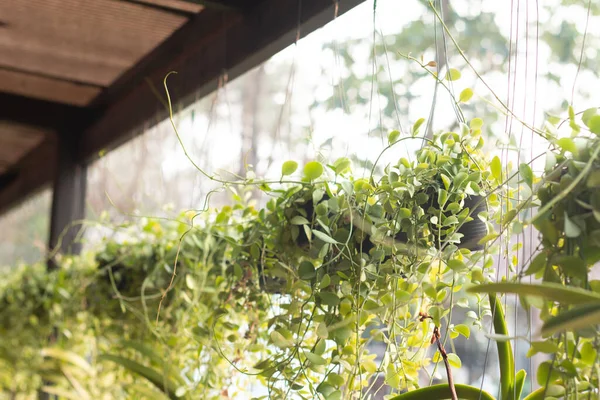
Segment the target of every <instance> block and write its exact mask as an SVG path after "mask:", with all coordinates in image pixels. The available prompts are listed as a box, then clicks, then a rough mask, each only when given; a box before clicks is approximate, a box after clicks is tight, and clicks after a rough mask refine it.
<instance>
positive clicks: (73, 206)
mask: <svg viewBox="0 0 600 400" xmlns="http://www.w3.org/2000/svg"><path fill="white" fill-rule="evenodd" d="M78 143H79V140H78V139H77V138H76V137H75V136H74V135H60V136H59V138H58V166H57V171H56V177H55V179H54V191H53V193H52V211H51V217H50V239H49V251H50V256H51V257H49V261H48V268H49V269H54V268H56V264H55V262H54V257H52V256H53V255H54V254H56V252H60V253H62V254H78V253H79V252H80V250H81V243H80V242H79V241H78V240H76V239H77V236H78V234H79V233H80V230H81V228H82V226H81V224H80V223H79V221H81V220H83V218H84V217H85V191H86V178H87V174H86V170H87V169H86V165H85V164H84V163H83V162H81V161H80V160H79V159H78V157H77V150H78V147H79V146H78Z"/></svg>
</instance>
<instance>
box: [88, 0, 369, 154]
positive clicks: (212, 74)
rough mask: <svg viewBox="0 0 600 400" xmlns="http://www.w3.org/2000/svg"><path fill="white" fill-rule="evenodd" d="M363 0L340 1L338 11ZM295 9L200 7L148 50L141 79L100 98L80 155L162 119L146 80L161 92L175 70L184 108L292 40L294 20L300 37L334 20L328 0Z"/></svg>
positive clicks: (288, 1)
mask: <svg viewBox="0 0 600 400" xmlns="http://www.w3.org/2000/svg"><path fill="white" fill-rule="evenodd" d="M363 1H364V0H340V1H339V3H338V6H339V7H338V8H339V9H338V14H339V15H341V14H343V13H344V12H346V11H347V10H349V9H351V8H353V7H354V6H356V5H358V4H360V3H362V2H363ZM297 10H298V0H265V1H263V2H261V3H259V5H258V6H257V7H256V8H254V9H252V10H250V11H248V12H246V13H243V14H237V13H236V14H226V13H222V12H218V11H214V10H205V11H203V12H201V13H200V14H198V15H197V16H195V17H194V18H192V19H191V20H190V22H188V24H186V25H185V26H183V27H182V28H181V29H180V30H179V31H177V32H176V33H175V34H174V35H173V36H172V37H171V38H170V40H168V41H167V42H165V43H164V44H163V45H162V46H161V48H158V49H156V50H155V52H153V54H151V56H154V57H153V58H152V59H151V60H148V64H149V65H147V66H146V68H145V69H143V70H142V71H141V72H140V71H137V74H136V76H137V78H138V79H140V81H138V83H137V84H136V85H135V86H133V87H132V86H129V85H127V82H124V83H123V85H122V87H121V88H118V89H119V90H118V91H114V92H112V93H110V98H109V99H104V101H107V102H109V104H110V106H109V107H108V109H107V111H106V112H105V113H104V115H103V116H102V117H101V118H100V119H99V120H98V122H97V123H96V124H94V125H93V126H92V127H91V128H90V129H89V130H87V131H86V132H85V134H84V138H83V142H82V157H86V158H87V157H95V156H96V154H97V153H98V152H99V151H100V150H103V149H110V148H112V147H114V146H116V145H118V144H120V143H122V142H124V141H125V140H127V139H129V138H131V137H132V136H133V135H135V134H137V133H139V131H136V129H138V128H139V127H141V126H143V125H144V124H147V123H152V122H153V121H154V122H155V121H158V120H160V119H161V118H166V117H167V114H166V111H165V108H164V106H163V105H162V103H161V102H160V101H159V100H158V99H157V98H156V95H155V92H153V91H152V90H151V88H150V86H149V84H148V83H147V81H150V82H152V83H153V85H154V86H155V88H157V89H158V90H159V91H161V93H162V92H163V86H162V85H163V79H164V77H165V75H166V74H167V73H169V72H170V71H177V75H173V76H172V77H171V78H170V79H169V89H170V92H171V96H172V99H173V101H174V102H175V103H177V104H178V106H183V107H185V106H186V105H188V104H190V103H191V102H192V101H194V100H195V99H197V98H199V97H202V96H205V95H207V94H209V93H211V92H212V91H214V90H215V89H216V88H217V83H218V79H219V77H220V76H221V74H222V73H223V71H227V74H228V77H229V79H234V78H236V77H237V76H239V75H241V74H242V73H244V72H246V71H248V70H250V69H251V68H253V67H255V66H256V65H258V64H259V63H261V62H263V61H265V60H267V59H268V58H269V57H270V56H272V55H274V54H276V53H277V52H278V51H280V50H282V49H284V48H285V47H286V46H288V45H290V44H291V43H293V42H294V40H295V38H296V28H297V26H298V23H300V25H301V26H300V34H301V36H304V35H307V34H308V33H310V32H312V31H313V30H315V29H317V28H319V27H321V26H322V25H324V24H326V23H327V22H329V21H331V20H333V18H334V2H331V1H325V0H303V1H302V11H301V12H302V14H301V15H300V16H299V15H298V13H297ZM215 24H219V25H217V26H214V25H215ZM163 50H164V51H163ZM161 61H162V62H161ZM164 61H167V62H164ZM146 71H151V73H146ZM142 77H144V78H146V79H145V80H141V79H142ZM146 80H147V81H146ZM109 92H110V90H109Z"/></svg>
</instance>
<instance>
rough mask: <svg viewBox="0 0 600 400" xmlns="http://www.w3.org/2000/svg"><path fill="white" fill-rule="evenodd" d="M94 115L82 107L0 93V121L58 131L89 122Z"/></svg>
mask: <svg viewBox="0 0 600 400" xmlns="http://www.w3.org/2000/svg"><path fill="white" fill-rule="evenodd" d="M94 115H95V113H94V112H93V111H91V110H87V109H84V108H82V107H76V106H72V105H67V104H61V103H54V102H51V101H46V100H40V99H33V98H29V97H23V96H20V95H16V94H10V93H0V121H2V120H6V121H13V122H18V123H21V124H24V125H30V126H35V127H38V128H41V129H44V130H50V131H60V130H62V129H63V128H64V127H66V126H67V125H70V124H72V123H74V122H77V123H80V122H81V121H83V120H91V118H93V116H94Z"/></svg>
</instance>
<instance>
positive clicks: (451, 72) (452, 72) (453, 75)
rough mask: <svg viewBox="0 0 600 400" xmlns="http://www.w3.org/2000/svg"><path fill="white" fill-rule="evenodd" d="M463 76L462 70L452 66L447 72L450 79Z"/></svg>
mask: <svg viewBox="0 0 600 400" xmlns="http://www.w3.org/2000/svg"><path fill="white" fill-rule="evenodd" d="M460 77H461V74H460V71H459V70H457V69H455V68H450V69H449V70H448V72H447V73H446V79H447V80H449V81H457V80H459V79H460Z"/></svg>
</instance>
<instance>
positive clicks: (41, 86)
mask: <svg viewBox="0 0 600 400" xmlns="http://www.w3.org/2000/svg"><path fill="white" fill-rule="evenodd" d="M101 91H102V89H101V88H99V87H97V86H90V85H83V84H77V83H73V82H68V81H62V80H58V79H52V78H47V77H45V76H37V75H33V74H30V73H24V72H20V71H12V70H7V69H3V68H0V92H7V93H14V94H18V95H22V96H29V97H33V98H36V99H42V100H49V101H56V102H59V103H65V104H73V105H76V106H85V105H88V104H89V103H90V101H92V99H94V98H95V97H97V96H98V95H99V94H100V92H101Z"/></svg>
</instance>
